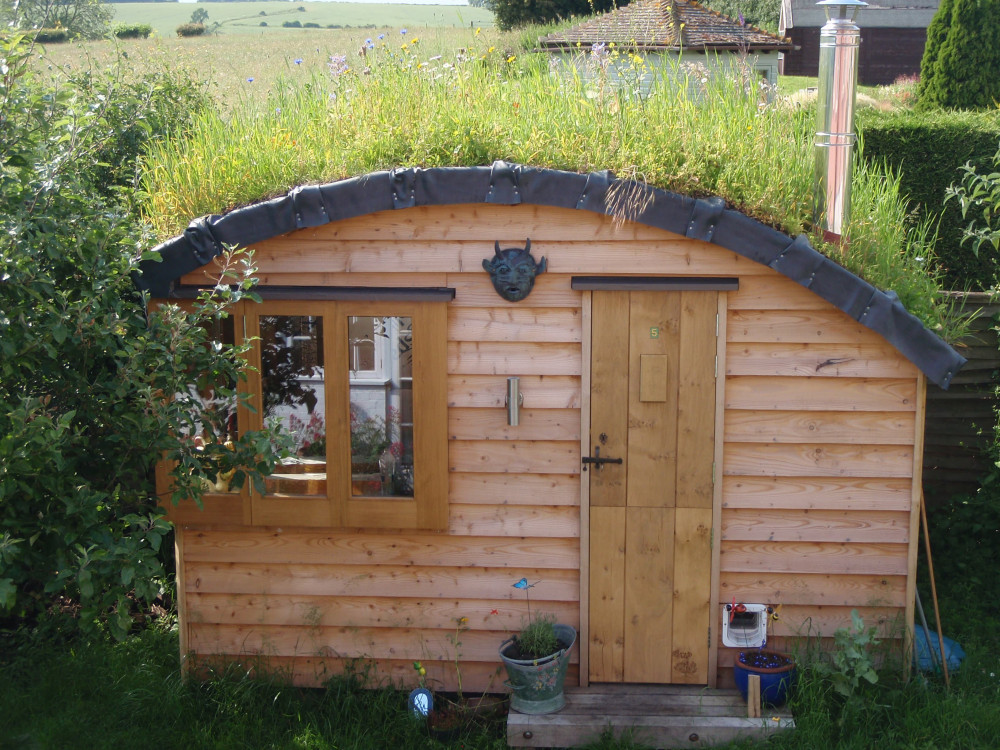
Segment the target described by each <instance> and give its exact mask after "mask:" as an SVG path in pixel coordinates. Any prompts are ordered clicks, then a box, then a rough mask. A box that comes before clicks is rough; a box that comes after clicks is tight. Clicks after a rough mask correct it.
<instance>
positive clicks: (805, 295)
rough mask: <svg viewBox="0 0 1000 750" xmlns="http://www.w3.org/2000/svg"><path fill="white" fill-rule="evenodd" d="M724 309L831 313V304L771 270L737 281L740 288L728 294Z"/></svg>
mask: <svg viewBox="0 0 1000 750" xmlns="http://www.w3.org/2000/svg"><path fill="white" fill-rule="evenodd" d="M727 299H728V302H727V303H726V307H727V308H728V309H729V310H773V309H775V307H779V306H780V307H781V309H782V310H832V309H833V305H831V304H830V303H829V302H827V301H826V300H825V299H823V298H822V297H820V296H819V295H818V294H816V293H814V292H811V291H809V290H808V289H806V288H805V287H804V286H802V285H801V284H796V283H795V282H794V281H792V280H791V279H789V278H788V277H787V276H785V275H783V274H780V273H778V272H777V271H774V272H773V273H770V274H766V275H761V276H748V277H747V278H745V279H740V288H739V291H737V292H731V293H730V294H729V295H728V297H727Z"/></svg>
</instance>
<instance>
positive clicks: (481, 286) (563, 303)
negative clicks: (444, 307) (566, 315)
mask: <svg viewBox="0 0 1000 750" xmlns="http://www.w3.org/2000/svg"><path fill="white" fill-rule="evenodd" d="M446 285H447V286H449V287H451V288H453V289H454V290H455V299H454V301H453V302H452V303H451V304H452V306H453V307H523V306H524V305H525V304H530V305H531V306H532V307H535V308H538V307H563V308H573V307H577V308H578V307H580V306H581V305H582V304H583V297H582V295H581V293H580V292H578V291H576V290H575V289H572V288H571V287H570V285H569V279H568V278H567V277H566V275H565V274H553V273H548V272H547V273H543V274H541V275H540V276H536V277H535V286H534V287H532V289H531V294H530V295H529V296H528V297H527V299H526V300H520V301H518V302H510V301H508V300H505V299H504V298H503V297H501V296H500V295H499V294H498V293H497V290H496V289H495V288H494V287H493V282H492V281H490V277H489V274H488V273H486V271H484V270H483V269H482V267H480V268H478V269H472V272H470V273H449V274H448V276H447V284H446Z"/></svg>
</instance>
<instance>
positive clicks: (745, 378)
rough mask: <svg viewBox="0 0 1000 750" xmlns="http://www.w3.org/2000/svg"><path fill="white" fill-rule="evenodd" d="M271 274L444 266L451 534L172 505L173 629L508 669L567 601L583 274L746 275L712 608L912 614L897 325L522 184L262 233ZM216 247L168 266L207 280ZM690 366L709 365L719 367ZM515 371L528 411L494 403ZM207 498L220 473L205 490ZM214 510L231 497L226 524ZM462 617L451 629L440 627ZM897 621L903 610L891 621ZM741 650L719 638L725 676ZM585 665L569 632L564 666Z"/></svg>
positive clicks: (309, 666)
mask: <svg viewBox="0 0 1000 750" xmlns="http://www.w3.org/2000/svg"><path fill="white" fill-rule="evenodd" d="M526 237H530V238H531V242H532V251H533V253H534V254H535V256H536V258H539V257H541V256H543V255H544V256H546V257H547V258H548V264H549V266H548V268H549V270H548V271H547V272H546V273H544V274H542V275H540V276H539V277H538V278H537V280H536V283H535V288H534V290H533V291H532V293H531V294H530V295H529V296H528V297H527V298H526V299H525V300H524V301H522V302H519V303H510V302H507V301H505V300H503V299H502V298H500V297H499V296H498V295H497V294H496V292H495V291H494V289H493V287H492V284H491V283H490V280H489V277H488V275H487V274H486V273H485V272H484V271H483V270H482V260H483V258H488V257H490V256H491V255H492V253H493V243H494V241H495V240H499V242H500V244H501V246H507V245H523V242H524V239H525V238H526ZM255 257H256V261H257V263H258V265H259V268H260V272H259V276H260V279H261V283H263V284H267V285H310V286H316V285H337V286H349V285H358V286H382V287H385V286H407V287H413V286H429V287H431V286H432V287H452V288H454V289H455V290H456V295H455V299H454V301H453V302H452V303H450V305H449V311H448V352H447V372H446V373H442V374H441V376H442V377H445V378H446V379H447V401H448V437H449V450H448V466H449V504H450V507H449V512H450V521H449V528H448V530H447V532H444V533H422V532H399V533H395V532H391V531H378V532H357V531H345V530H337V529H330V530H326V529H296V528H291V527H289V528H276V527H248V526H242V525H240V523H239V520H238V519H239V514H238V513H231V514H228V515H227V513H225V512H213V511H212V504H213V503H214V502H216V501H214V500H212V499H209V500H208V501H207V502H206V504H207V505H208V506H209V511H208V512H207V513H205V514H204V515H200V512H199V511H197V510H191V509H187V510H180V511H175V518H176V519H177V521H178V526H179V528H180V533H179V534H178V551H179V562H178V566H179V591H180V599H181V602H180V609H181V618H182V651H183V652H184V653H187V654H194V655H195V656H196V657H199V658H200V657H208V656H210V655H213V654H222V655H226V656H227V657H232V658H240V657H245V656H247V655H251V654H261V655H263V656H265V657H266V658H267V660H268V663H269V664H270V665H271V666H273V667H280V668H287V669H288V670H289V671H290V673H291V674H292V675H293V677H294V679H295V680H296V682H298V683H300V684H321V683H322V682H323V681H324V680H325V679H327V678H328V677H329V676H330V675H331V674H333V673H336V672H338V671H340V670H341V669H343V665H344V661H343V660H344V659H353V658H360V659H367V660H372V661H373V662H374V663H375V665H376V667H377V669H378V670H379V672H380V673H382V674H384V675H389V676H391V677H392V678H393V679H395V680H397V681H400V682H404V683H406V684H413V683H414V681H415V674H414V671H413V668H412V662H413V661H416V660H419V661H421V662H422V663H423V664H424V666H425V667H426V668H427V670H428V679H429V680H433V681H434V682H433V684H434V685H435V686H436V687H440V688H443V689H451V690H453V689H454V688H455V687H456V679H455V667H454V660H455V658H456V646H455V641H456V640H458V641H460V642H461V646H460V647H458V650H459V653H458V654H457V656H458V657H459V658H460V660H461V662H462V682H463V687H464V688H465V689H467V690H470V689H471V690H478V689H485V688H487V687H492V689H494V690H497V691H499V690H501V689H502V688H501V684H502V679H503V678H502V677H494V672H495V670H496V667H497V666H499V660H498V657H497V649H498V647H499V645H500V643H501V641H502V640H503V639H504V638H505V637H507V634H508V633H510V632H513V631H516V630H518V629H519V627H520V625H521V623H522V620H523V619H524V618H525V617H526V615H527V611H528V610H527V605H526V601H525V597H524V595H523V593H522V592H521V591H519V590H517V589H514V588H512V586H511V584H512V583H513V582H514V581H516V580H518V579H519V578H521V577H522V576H526V577H528V578H529V579H530V580H532V581H535V580H537V581H539V583H538V585H537V586H536V587H535V588H533V589H531V603H530V604H531V611H532V612H533V613H536V612H551V613H553V614H555V615H556V616H557V618H558V619H559V620H560V621H563V622H566V623H568V624H571V625H574V626H576V627H578V628H579V627H581V625H583V626H584V627H586V621H585V619H584V620H583V621H581V605H580V601H581V564H582V561H581V541H582V540H581V508H580V497H581V490H580V481H581V472H580V466H581V463H580V456H581V450H582V449H583V448H582V446H581V408H582V406H583V405H584V404H585V402H586V399H585V398H584V396H585V394H584V393H583V392H582V383H583V377H584V371H583V369H584V362H585V359H584V354H583V352H584V344H585V342H584V339H585V337H586V335H587V333H588V330H587V329H586V321H585V319H584V314H583V310H584V305H583V295H585V294H588V292H580V291H575V290H573V289H571V287H570V279H571V277H572V276H574V275H585V274H598V275H607V274H629V273H632V274H641V275H657V274H660V275H671V276H701V277H704V276H726V277H738V278H739V281H740V285H739V290H738V291H734V292H728V293H725V292H723V293H721V294H725V295H727V305H726V306H727V309H728V313H727V316H726V320H725V321H722V323H723V325H722V326H721V328H720V331H721V333H720V335H723V336H725V346H724V349H725V353H726V356H725V361H724V362H720V363H719V368H718V370H719V377H723V378H725V388H724V402H723V403H722V404H721V406H722V408H723V409H724V416H723V422H722V424H723V427H724V429H723V433H722V441H723V444H722V451H721V455H722V459H723V460H722V465H721V466H720V467H717V469H716V481H717V482H718V483H721V492H718V493H717V496H718V497H719V498H721V499H720V500H719V501H718V502H717V507H716V509H715V515H716V519H715V522H714V523H715V531H714V539H715V542H714V544H715V546H716V547H717V551H716V552H715V554H717V567H718V569H719V578H718V582H717V591H718V595H717V601H715V602H713V606H712V611H713V615H712V616H713V631H714V634H713V640H715V641H716V642H717V641H718V635H717V627H716V625H717V624H719V623H721V620H719V621H718V622H716V621H715V619H714V618H715V616H716V615H715V613H716V612H718V611H719V610H720V608H721V606H723V605H724V604H725V603H727V602H730V601H731V600H732V599H733V598H734V597H735V598H736V599H737V600H738V601H747V602H764V603H769V604H778V603H781V604H782V605H783V607H782V611H781V619H780V620H778V621H777V622H776V623H775V624H774V625H773V627H772V630H771V633H772V638H771V641H770V643H771V645H772V646H775V647H777V648H781V647H785V646H789V645H790V639H791V638H793V637H794V636H796V635H805V634H806V628H807V627H808V626H809V624H811V627H812V630H811V634H812V635H814V636H815V635H816V634H817V631H818V632H819V633H820V634H822V635H823V636H831V635H832V634H833V631H834V630H835V629H836V628H837V627H838V626H840V625H843V624H846V623H847V622H848V621H849V616H850V610H851V609H852V608H857V609H858V610H859V611H860V612H861V614H862V615H863V616H864V617H865V618H866V622H870V623H874V622H877V621H881V622H885V623H887V624H889V623H893V622H894V621H896V620H899V621H903V620H904V619H905V620H906V621H909V620H910V619H911V615H910V607H911V602H912V590H913V589H912V587H913V577H914V568H915V560H916V557H915V547H914V542H915V539H914V530H915V528H916V527H915V517H914V515H913V514H912V513H911V508H912V507H915V506H914V505H913V503H914V499H915V497H916V496H917V490H916V489H915V479H914V477H915V476H916V477H917V479H919V463H920V462H919V458H918V457H919V455H920V448H921V438H920V434H921V431H922V420H923V413H922V411H923V388H924V380H923V377H922V376H921V375H920V374H919V373H918V371H917V369H916V368H915V367H914V366H913V365H912V364H910V363H909V362H908V361H907V360H905V359H904V358H903V357H902V355H900V354H899V353H898V352H897V351H896V350H895V349H893V347H891V346H890V345H888V344H887V343H886V342H885V341H884V340H883V339H882V338H881V337H879V336H878V335H877V334H875V333H874V332H872V331H871V330H869V329H867V328H865V327H863V326H861V325H860V324H858V323H857V322H855V321H853V320H852V319H850V318H849V317H848V316H847V315H845V314H844V313H841V312H840V311H839V310H836V309H835V308H834V307H832V306H831V305H830V304H829V303H827V302H825V301H824V300H822V299H820V298H819V297H817V296H815V295H813V294H812V293H810V292H809V291H807V290H805V289H804V288H802V287H799V286H798V285H797V284H795V283H794V282H792V281H790V280H789V279H787V278H785V277H783V276H780V275H779V274H777V273H776V272H774V271H772V270H770V269H768V268H766V267H764V266H761V265H758V264H755V263H753V262H752V261H750V260H748V259H746V258H744V257H742V256H739V255H737V254H735V253H733V252H730V251H728V250H725V249H723V248H720V247H718V246H715V245H709V244H707V243H703V242H700V241H696V240H689V239H686V238H683V237H679V236H677V235H673V234H669V233H666V232H663V231H661V230H657V229H654V228H650V227H645V226H641V225H637V224H632V223H629V222H618V221H615V220H613V219H611V218H608V217H604V216H600V215H597V214H591V213H588V212H580V211H572V210H566V209H554V208H546V207H539V206H515V207H508V206H489V205H475V206H471V205H470V206H447V207H423V208H413V209H406V210H397V211H394V212H390V213H383V214H375V215H371V216H367V217H361V218H357V219H351V220H347V221H343V222H339V223H334V224H329V225H325V226H322V227H318V228H314V229H303V230H300V231H298V232H295V233H293V234H289V235H285V236H283V237H278V238H275V239H272V240H268V241H266V242H263V243H260V244H259V245H258V246H257V247H256V256H255ZM206 275H207V276H209V277H210V275H211V266H209V267H206V269H203V270H202V271H199V272H197V273H193V274H189V275H188V276H187V277H185V278H184V280H183V281H184V283H197V282H199V281H203V280H204V278H205V276H206ZM713 375H714V374H713V373H712V372H707V373H706V374H705V376H706V377H707V378H712V377H713ZM508 376H519V377H520V378H521V381H520V383H521V391H522V393H523V394H524V405H523V408H522V411H521V424H520V425H519V426H518V427H508V426H507V425H506V419H505V416H506V412H505V409H504V408H503V404H504V395H505V385H506V382H505V381H506V378H507V377H508ZM217 502H218V503H219V504H220V505H224V504H225V503H226V502H227V501H226V500H225V496H220V499H219V500H218V501H217ZM227 517H232V518H235V519H236V520H235V521H233V522H227V520H226V519H227ZM460 618H468V619H467V625H466V627H468V631H466V632H462V633H461V634H460V635H458V636H456V625H457V623H458V621H459V620H460ZM900 632H901V631H900V630H899V629H898V628H897V634H899V633H900ZM732 659H733V656H732V650H731V649H726V648H723V647H721V645H720V646H719V648H718V659H717V664H718V675H719V684H726V683H727V681H728V680H730V679H731V677H730V676H729V675H730V670H728V667H729V666H730V665H731V664H732ZM578 676H579V656H578V655H577V654H575V655H574V664H573V666H572V668H571V672H570V677H569V681H570V684H572V683H573V682H574V681H575V680H577V679H578Z"/></svg>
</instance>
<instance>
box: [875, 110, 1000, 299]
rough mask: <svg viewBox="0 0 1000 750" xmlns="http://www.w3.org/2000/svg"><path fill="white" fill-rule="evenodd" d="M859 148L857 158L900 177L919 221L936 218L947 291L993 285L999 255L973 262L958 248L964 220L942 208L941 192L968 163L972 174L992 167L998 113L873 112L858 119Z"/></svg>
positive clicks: (999, 132) (949, 206)
mask: <svg viewBox="0 0 1000 750" xmlns="http://www.w3.org/2000/svg"><path fill="white" fill-rule="evenodd" d="M857 124H858V130H859V132H860V133H861V138H862V142H863V148H862V153H861V158H863V159H864V160H865V161H867V162H868V163H871V164H876V165H881V164H886V165H888V166H889V167H890V168H891V169H892V170H893V171H898V172H899V173H900V193H901V194H902V195H903V196H904V197H905V198H907V199H909V200H910V201H911V202H912V208H913V209H914V211H915V212H916V215H917V216H918V217H920V218H929V219H935V218H936V217H938V216H940V224H939V225H938V241H937V244H936V246H935V253H936V255H937V258H938V261H937V262H938V267H939V268H940V270H941V272H942V283H943V284H944V285H945V287H946V288H948V289H965V288H971V289H977V290H982V289H988V288H989V287H990V286H992V284H993V282H994V275H995V270H996V264H997V262H998V260H1000V253H997V252H995V251H989V252H987V250H989V248H984V249H983V252H982V253H980V255H979V256H978V257H977V256H976V255H975V254H974V253H973V252H971V251H970V248H969V246H968V245H967V244H966V245H965V246H963V244H962V237H963V230H964V229H965V227H966V226H967V225H968V220H966V219H964V218H963V217H962V212H961V207H960V205H959V204H958V203H957V202H955V201H951V202H948V203H945V196H946V191H947V189H948V187H949V186H950V185H952V184H953V183H955V182H956V181H958V180H959V178H960V177H961V173H960V171H959V170H960V168H961V167H962V165H964V164H966V163H968V164H969V165H970V166H971V167H972V168H974V169H978V170H984V169H988V167H990V166H991V165H992V161H993V155H994V154H995V153H996V151H997V140H998V138H1000V112H981V113H976V112H945V111H941V110H937V111H930V112H912V111H898V112H879V111H876V110H871V109H865V110H862V111H860V112H859V113H858V118H857Z"/></svg>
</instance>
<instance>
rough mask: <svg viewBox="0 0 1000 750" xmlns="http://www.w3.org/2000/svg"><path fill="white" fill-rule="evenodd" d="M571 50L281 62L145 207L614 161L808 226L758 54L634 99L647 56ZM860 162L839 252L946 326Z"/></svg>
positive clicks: (156, 171) (789, 128) (798, 154)
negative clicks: (460, 171)
mask: <svg viewBox="0 0 1000 750" xmlns="http://www.w3.org/2000/svg"><path fill="white" fill-rule="evenodd" d="M522 38H525V39H526V40H527V41H529V43H532V44H533V43H534V42H536V41H537V35H535V36H534V39H531V37H530V36H529V35H523V34H522ZM505 42H506V43H505ZM501 45H503V46H501ZM579 54H580V66H579V69H580V71H582V72H576V73H574V72H568V73H567V72H566V71H565V70H560V71H554V70H553V69H551V68H550V63H549V60H548V58H547V57H546V56H544V55H532V54H528V53H526V52H524V51H522V49H521V47H520V45H519V43H518V38H517V37H515V36H507V37H496V36H492V37H490V39H489V40H487V39H485V38H484V37H481V36H479V35H478V34H476V33H474V32H471V31H470V32H468V34H467V40H466V46H464V47H462V48H460V49H459V50H457V51H456V50H455V48H454V47H451V48H450V51H448V49H442V48H440V47H438V48H437V49H427V44H426V41H425V40H422V39H420V38H419V36H417V35H415V34H413V33H409V34H397V35H396V37H395V38H388V37H385V38H382V39H372V40H370V41H366V42H365V43H364V44H363V45H362V49H361V50H359V51H358V52H356V53H352V54H349V55H343V56H341V55H334V56H332V57H331V58H330V59H329V60H327V61H326V63H325V64H324V65H323V66H322V67H321V68H318V69H317V68H316V67H313V69H312V70H307V69H305V68H304V67H303V66H301V65H295V66H292V67H291V68H290V69H289V71H288V75H287V76H285V77H284V78H283V79H281V80H279V81H278V82H277V83H276V84H275V85H274V86H273V87H272V89H271V90H270V92H269V94H268V95H267V96H265V97H256V98H250V97H244V98H242V99H240V100H239V101H238V102H236V103H235V104H234V105H233V106H232V107H231V108H229V109H228V110H227V111H225V112H222V111H210V112H207V113H205V114H204V116H202V117H201V118H200V119H199V120H198V121H197V122H196V123H195V125H194V127H193V128H192V129H191V130H190V132H188V133H186V134H185V135H183V136H181V137H177V138H174V139H171V140H169V141H165V142H163V143H161V144H159V145H158V146H157V147H156V148H155V149H154V150H153V151H152V152H151V153H150V154H149V156H148V158H147V161H146V171H145V174H144V178H143V193H144V195H143V203H144V206H145V211H146V213H147V216H148V218H149V219H150V221H151V222H152V223H153V225H154V226H155V228H156V230H157V233H158V234H159V236H160V237H161V238H166V237H169V236H171V235H173V234H176V233H179V232H180V231H182V230H183V228H184V227H185V226H186V225H187V223H188V222H189V221H190V220H191V219H192V218H194V217H197V216H201V215H205V214H212V213H221V212H224V211H226V210H229V209H232V208H235V207H239V206H243V205H247V204H251V203H254V202H257V201H259V200H262V199H266V198H269V197H273V196H276V195H281V194H284V193H286V192H287V191H288V190H290V189H291V188H293V187H295V186H298V185H302V184H310V183H323V182H330V181H334V180H337V179H342V178H345V177H350V176H357V175H362V174H366V173H368V172H372V171H376V170H380V169H391V168H394V167H399V166H406V167H409V166H422V167H431V166H472V165H488V164H491V163H492V162H493V161H495V160H497V159H503V160H506V161H511V162H517V163H521V164H527V165H533V166H540V167H549V168H553V169H562V170H569V171H576V172H589V171H594V170H603V169H610V170H611V171H613V172H615V173H616V174H617V175H618V176H621V177H631V178H634V179H637V180H640V181H643V182H646V183H649V184H651V185H654V186H656V187H660V188H664V189H667V190H672V191H676V192H679V193H683V194H687V195H693V196H709V195H718V196H721V197H723V198H724V199H725V200H726V201H727V203H728V204H729V205H730V206H732V207H734V208H737V209H738V210H740V211H743V212H744V213H746V214H748V215H750V216H752V217H754V218H757V219H758V220H760V221H762V222H764V223H766V224H769V225H771V226H774V227H776V228H779V229H781V230H782V231H784V232H786V233H788V234H789V235H796V234H799V233H801V232H807V233H812V230H813V227H812V206H813V197H812V183H813V150H812V131H813V127H814V124H813V116H812V115H811V114H810V112H809V111H808V110H805V109H801V108H796V107H793V106H790V105H788V104H786V103H785V102H784V100H783V99H782V98H781V97H776V96H775V95H774V92H773V91H771V90H769V89H767V87H766V85H764V84H762V82H761V81H760V80H759V79H758V78H757V76H755V75H754V74H753V66H752V65H748V66H747V67H746V70H745V73H744V74H743V75H736V76H732V77H727V78H723V77H719V76H713V75H712V74H711V72H710V71H709V70H708V69H707V68H706V67H705V66H704V65H703V64H702V63H701V62H695V61H692V62H687V61H685V60H684V59H683V58H682V62H681V63H680V66H679V67H678V69H677V70H676V71H675V74H676V75H677V76H680V77H681V78H682V79H683V81H684V83H683V85H677V84H676V83H675V82H672V80H671V79H670V77H664V78H661V79H660V80H658V81H656V82H654V83H653V85H652V88H651V89H650V90H649V93H648V95H646V96H639V95H638V94H637V92H638V91H639V90H640V86H639V83H640V81H641V80H642V79H643V78H648V77H649V75H650V73H651V71H650V70H649V69H648V68H647V67H646V65H647V63H646V62H645V61H644V60H643V59H642V58H640V57H638V56H636V55H634V54H631V53H628V52H625V51H621V50H617V49H615V48H613V47H612V48H610V49H609V48H605V50H604V51H603V52H602V53H600V54H594V53H592V52H591V51H590V50H587V49H586V48H583V47H581V49H580V53H579ZM698 59H699V60H703V59H704V57H703V56H698ZM612 67H614V68H615V69H616V73H615V75H614V76H612V75H611V74H610V70H611V68H612ZM858 162H859V163H858V167H857V170H856V176H855V180H854V206H853V221H852V224H851V227H850V229H849V231H848V234H849V236H850V239H851V242H850V246H849V250H848V251H847V252H846V253H844V254H843V255H840V254H838V253H839V251H833V252H834V253H835V257H836V258H837V259H838V260H840V261H841V262H842V263H843V264H844V265H845V266H847V267H848V268H850V270H852V271H853V272H855V273H856V274H858V275H859V276H862V277H863V278H865V279H866V280H868V281H870V282H871V283H873V284H874V285H876V286H878V287H880V288H883V289H892V290H894V291H896V292H897V294H899V296H900V298H901V300H902V301H903V304H904V305H905V306H906V307H907V309H909V310H910V311H911V312H913V313H914V314H915V315H917V316H918V317H920V318H921V319H922V320H924V322H925V323H926V324H927V325H928V326H930V327H932V328H935V329H936V330H939V331H942V332H944V333H945V334H947V331H946V330H945V325H946V315H945V311H944V310H943V309H942V304H941V300H942V296H941V294H940V290H939V288H938V285H937V283H936V281H935V279H934V278H933V275H932V274H930V273H929V272H928V270H927V268H928V265H927V260H928V253H929V252H930V248H929V247H928V243H927V242H926V239H927V233H926V231H925V230H924V229H922V228H921V227H914V226H912V225H911V223H910V221H909V219H908V217H907V213H906V207H905V203H904V201H903V200H902V199H901V197H900V196H899V194H898V183H897V181H896V180H894V179H893V178H892V176H891V175H885V174H882V173H880V172H878V171H877V170H875V169H873V168H872V167H869V166H867V165H864V164H863V163H861V162H860V160H858ZM813 244H814V246H815V247H817V248H820V249H822V243H821V242H819V241H818V240H817V239H816V238H815V237H814V241H813Z"/></svg>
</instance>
